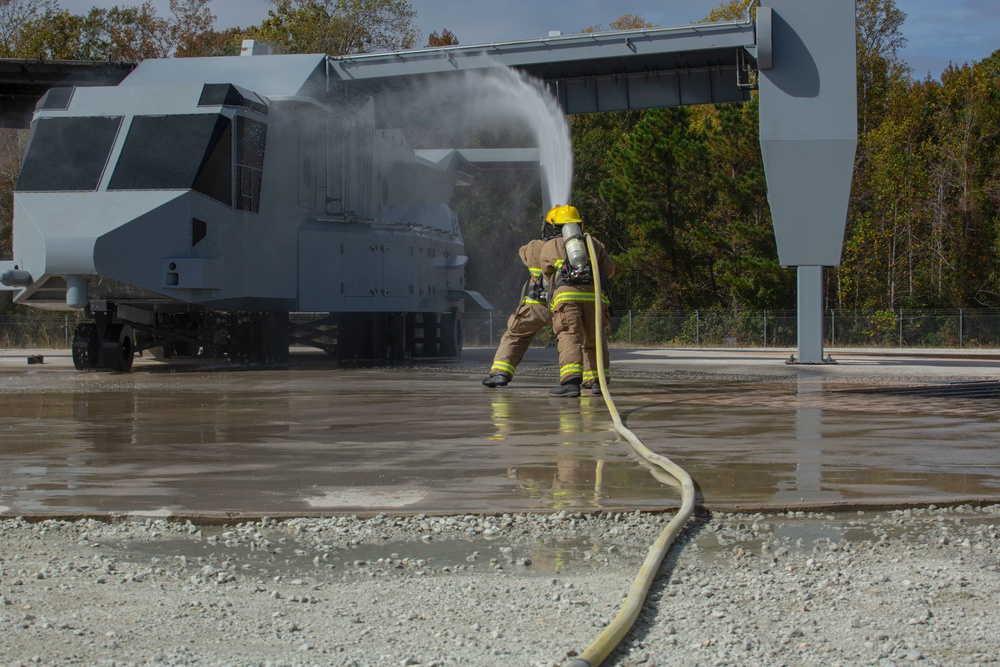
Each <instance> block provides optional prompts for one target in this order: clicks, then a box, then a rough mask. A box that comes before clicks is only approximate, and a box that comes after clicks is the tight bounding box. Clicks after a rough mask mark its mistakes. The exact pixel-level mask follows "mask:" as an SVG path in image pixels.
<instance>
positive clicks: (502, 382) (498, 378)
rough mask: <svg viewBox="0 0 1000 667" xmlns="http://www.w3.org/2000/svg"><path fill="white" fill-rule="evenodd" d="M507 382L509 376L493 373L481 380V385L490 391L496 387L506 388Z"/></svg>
mask: <svg viewBox="0 0 1000 667" xmlns="http://www.w3.org/2000/svg"><path fill="white" fill-rule="evenodd" d="M508 382H510V376H509V375H504V374H503V373H494V374H493V375H491V376H489V377H488V378H486V379H485V380H483V384H484V385H486V386H487V387H489V388H490V389H495V388H496V387H506V386H507V383H508Z"/></svg>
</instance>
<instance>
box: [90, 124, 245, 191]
mask: <svg viewBox="0 0 1000 667" xmlns="http://www.w3.org/2000/svg"><path fill="white" fill-rule="evenodd" d="M230 127H231V123H230V121H229V119H228V118H226V117H224V116H216V115H213V114H198V115H189V116H136V117H135V118H134V119H133V120H132V126H131V127H130V128H129V132H128V137H127V138H126V139H125V146H124V147H123V148H122V154H121V157H119V158H118V164H117V166H116V167H115V173H114V175H113V176H112V177H111V184H110V185H109V186H108V189H109V190H179V189H188V188H191V189H194V190H197V191H198V192H201V193H203V194H206V195H208V196H209V197H212V198H213V199H216V200H218V201H220V202H222V203H224V204H228V205H230V206H232V196H233V195H232V190H233V172H232V160H233V156H232V153H233V139H232V132H231V130H230Z"/></svg>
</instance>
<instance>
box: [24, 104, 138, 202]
mask: <svg viewBox="0 0 1000 667" xmlns="http://www.w3.org/2000/svg"><path fill="white" fill-rule="evenodd" d="M121 121H122V119H121V116H106V117H96V118H94V117H92V118H39V119H38V120H37V121H35V126H34V128H33V130H32V132H31V139H30V141H29V143H28V151H27V153H26V154H25V156H24V164H23V165H22V166H21V174H20V176H19V177H18V180H17V190H18V191H19V192H46V191H65V190H83V191H88V190H90V191H93V190H96V189H97V186H98V185H99V184H100V182H101V174H102V173H103V172H104V166H105V165H106V164H107V162H108V156H109V155H110V154H111V147H112V146H113V145H114V142H115V137H116V136H117V135H118V127H119V126H120V125H121Z"/></svg>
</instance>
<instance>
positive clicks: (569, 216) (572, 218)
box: [545, 204, 583, 225]
mask: <svg viewBox="0 0 1000 667" xmlns="http://www.w3.org/2000/svg"><path fill="white" fill-rule="evenodd" d="M545 222H547V223H549V224H552V225H565V224H566V223H567V222H583V219H582V218H580V212H579V211H577V210H576V207H575V206H568V205H565V204H564V205H562V206H555V207H553V208H552V210H550V211H549V212H548V215H546V216H545Z"/></svg>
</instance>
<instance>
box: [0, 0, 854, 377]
mask: <svg viewBox="0 0 1000 667" xmlns="http://www.w3.org/2000/svg"><path fill="white" fill-rule="evenodd" d="M262 52H266V49H264V48H263V47H262V46H261V45H256V44H249V45H246V48H245V55H247V56H249V57H245V58H244V57H233V58H205V59H172V60H154V61H145V62H143V63H141V64H139V65H138V66H134V65H120V66H114V67H111V66H108V65H103V66H101V67H100V68H96V66H95V65H94V64H90V68H89V69H88V64H86V63H44V62H42V63H39V62H36V61H0V99H3V100H4V103H5V105H4V108H5V109H6V110H8V111H6V112H4V113H3V114H0V125H2V126H23V124H24V120H25V119H26V117H27V112H26V108H30V105H29V104H28V102H31V103H32V104H33V103H34V101H38V98H39V97H40V96H42V95H43V94H44V97H41V100H40V101H38V104H37V106H36V107H35V111H34V114H33V119H32V135H31V139H30V140H29V146H28V151H27V154H26V158H25V162H24V165H23V167H22V174H21V181H20V182H19V184H18V189H17V192H15V215H14V258H13V260H12V261H6V262H2V263H0V283H3V285H4V288H5V289H9V290H12V291H14V299H15V301H16V302H17V303H23V304H25V305H31V306H38V307H45V308H52V309H73V308H77V309H85V310H87V312H88V313H91V314H93V316H94V318H95V323H94V325H93V326H91V327H90V328H86V327H85V330H84V331H82V332H78V333H80V336H79V337H78V338H75V340H74V360H75V361H80V362H81V363H78V366H80V365H83V366H85V367H86V366H88V365H90V366H94V365H96V366H99V367H110V368H120V367H122V366H126V365H130V361H126V360H125V357H126V356H128V357H129V358H130V355H131V349H132V346H139V347H152V346H154V345H164V349H165V350H166V349H172V351H173V352H174V353H183V352H184V351H185V349H190V348H192V347H193V346H195V345H204V344H206V343H211V342H212V341H214V342H216V343H217V344H218V346H219V347H220V349H224V348H225V346H226V344H229V345H230V347H231V348H232V347H233V346H235V348H237V349H243V351H244V352H246V354H245V355H244V356H247V357H250V358H257V359H260V360H264V361H267V360H273V359H277V360H279V361H280V359H281V357H282V356H283V355H284V354H287V342H288V341H287V337H285V338H282V335H281V332H283V331H284V330H285V318H286V317H287V315H286V314H287V313H296V312H302V311H309V312H312V313H319V314H330V317H333V318H334V319H333V320H331V322H332V324H331V326H332V328H333V329H339V330H341V331H342V332H346V333H342V334H331V335H332V336H334V337H336V336H338V335H339V336H340V339H339V343H338V344H339V347H340V348H341V349H340V353H341V354H342V355H343V353H344V352H345V350H344V349H343V348H344V346H345V345H344V342H345V340H363V341H365V349H363V350H353V351H352V350H346V352H347V353H348V354H346V355H343V356H350V355H351V354H354V355H355V356H357V355H359V354H362V355H363V354H371V355H374V356H382V355H383V354H385V355H387V356H397V357H398V356H405V355H409V354H411V353H413V354H440V353H451V354H454V353H457V352H459V351H460V349H461V320H460V315H461V312H462V311H463V310H464V308H465V302H466V300H472V301H473V302H476V303H478V304H480V305H487V306H488V304H485V303H484V302H483V301H482V299H481V297H479V296H478V295H476V294H475V293H474V292H470V291H468V290H466V288H465V283H464V265H465V262H466V258H465V255H464V254H463V252H464V251H463V241H462V238H461V234H460V232H459V226H458V221H457V219H456V218H455V216H454V213H452V212H451V211H450V208H449V207H448V204H449V201H450V199H451V196H452V194H453V191H454V188H455V187H456V186H459V185H462V184H463V183H468V182H469V180H470V179H471V178H473V177H474V174H475V173H476V171H477V170H478V169H480V168H482V167H484V166H502V165H503V164H510V163H512V162H513V163H521V164H523V162H524V161H526V160H530V159H532V158H533V156H536V155H537V153H532V152H531V151H523V150H522V151H509V152H507V153H504V152H503V151H494V152H490V151H463V150H459V149H456V150H440V151H414V150H412V149H410V148H409V146H408V145H407V143H406V141H405V139H404V135H403V134H402V133H401V132H400V131H399V128H400V127H401V124H400V123H401V122H402V124H403V125H402V126H405V125H412V126H418V125H429V124H430V125H432V124H433V122H434V120H435V119H434V118H427V117H423V118H421V117H418V114H416V113H413V114H412V116H410V117H407V116H406V114H405V113H402V114H401V113H400V112H401V111H404V112H405V111H406V108H405V107H406V105H400V104H399V103H398V102H399V98H398V95H399V90H400V87H401V86H420V85H422V83H423V81H424V80H426V81H427V83H429V82H430V81H431V80H433V79H435V78H442V77H450V76H456V75H458V74H460V73H462V72H467V71H470V70H483V69H489V68H495V67H502V66H508V67H513V68H516V69H520V70H522V71H524V72H526V73H528V74H530V75H532V76H534V77H537V78H539V79H541V80H542V81H543V82H545V84H546V85H547V86H548V87H549V89H550V90H551V91H552V92H553V94H554V95H555V97H556V98H557V99H558V101H559V103H560V104H561V105H562V108H563V109H564V110H565V111H566V113H569V114H577V113H596V112H602V111H615V110H623V109H641V108H654V107H670V106H684V105H694V104H715V103H722V102H743V101H747V100H749V99H750V98H751V95H752V94H753V93H752V91H753V90H754V89H757V91H758V94H759V102H760V143H761V152H762V155H763V159H764V169H765V174H766V179H767V189H768V201H769V204H770V207H771V214H772V220H773V225H774V231H775V237H776V240H777V248H778V254H779V260H780V261H781V263H782V264H783V265H785V266H794V267H796V268H797V271H798V324H799V326H798V355H797V359H796V361H797V363H824V361H826V360H825V359H824V354H823V317H822V313H823V267H825V266H837V265H838V264H839V263H840V259H841V253H842V249H843V240H844V229H845V224H846V219H847V207H848V201H849V195H850V184H851V176H852V170H853V163H854V155H855V150H856V146H857V110H856V99H857V93H856V37H855V3H854V2H853V1H852V0H769V1H767V2H761V3H759V4H758V3H756V2H753V3H751V5H750V6H749V7H748V10H747V16H746V19H744V20H736V21H727V22H718V23H704V24H692V25H687V26H677V27H668V28H649V29H640V30H627V31H616V32H604V33H585V34H576V35H552V36H549V37H545V38H536V39H525V40H518V41H506V42H498V43H492V44H480V45H473V46H447V47H437V48H427V49H416V50H410V51H400V52H393V53H378V54H362V55H355V56H344V57H327V56H325V55H312V56H308V55H307V56H271V55H262V54H261V53H262ZM95 68H96V69H95ZM133 68H134V69H133ZM54 86H55V87H54ZM91 86H100V88H91ZM46 91H48V92H46ZM90 91H93V92H90ZM401 118H402V120H401ZM305 128H309V130H308V131H305ZM67 130H68V134H69V135H70V136H74V137H77V138H85V141H83V142H82V145H81V141H82V139H81V140H80V141H76V143H73V142H71V145H70V146H69V152H68V154H67V152H66V151H65V150H63V149H64V148H65V146H62V145H61V144H60V143H59V141H58V139H59V137H61V136H66V134H67V132H66V131H67ZM169 132H174V133H180V134H181V135H183V136H186V137H189V140H188V144H190V145H184V146H176V145H173V144H172V143H171V142H168V141H164V140H163V137H164V136H169V134H167V133H169ZM175 151H176V152H177V153H178V155H179V154H180V151H184V154H185V155H188V156H190V155H191V154H197V155H198V156H200V157H199V159H198V160H195V161H194V162H192V161H191V159H190V157H188V158H187V159H181V158H180V157H178V156H177V155H174V154H173V152H175ZM153 157H164V158H165V159H166V162H167V163H168V164H169V165H170V170H169V173H166V174H164V173H159V172H157V171H156V169H155V168H153V167H152V166H151V165H152V163H153V162H155V161H156V160H153V159H152V158H153ZM535 159H537V158H535ZM74 160H75V161H76V162H78V163H79V164H73V161H74ZM57 163H58V164H62V165H66V166H64V167H61V168H60V169H57V170H56V171H55V173H50V171H51V170H50V169H49V168H50V167H51V166H52V165H53V164H57ZM77 166H78V167H79V170H77V169H75V167H77ZM119 167H120V169H119ZM237 313H239V314H241V315H240V316H237V315H236V314H237ZM247 314H249V319H247V317H242V316H243V315H247ZM321 321H322V320H321ZM206 332H208V333H207V334H206ZM234 340H235V341H236V342H235V343H233V341H234ZM305 342H315V341H305ZM320 346H322V344H320ZM333 347H337V345H333ZM282 348H284V349H282ZM77 353H79V355H78V354H77ZM78 356H79V357H80V359H78Z"/></svg>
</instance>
